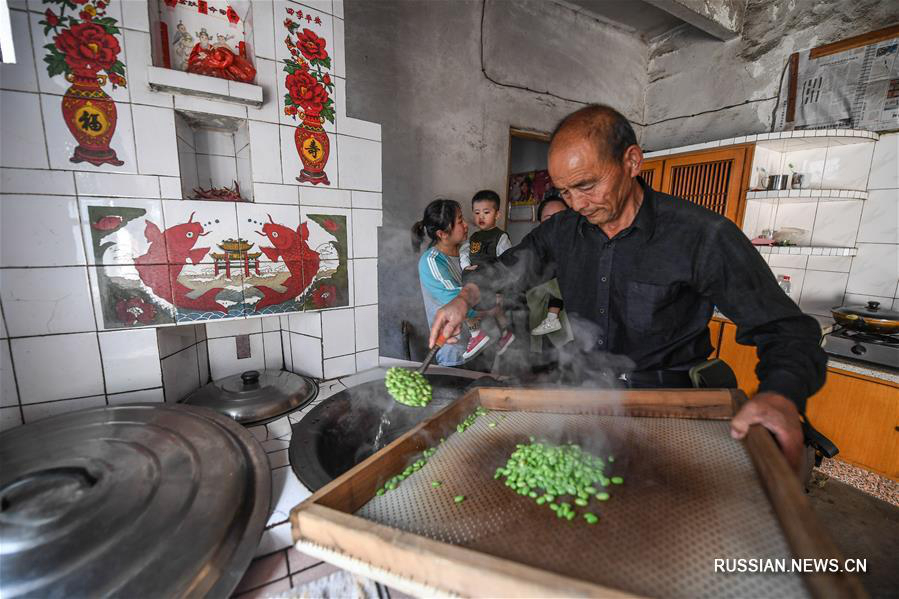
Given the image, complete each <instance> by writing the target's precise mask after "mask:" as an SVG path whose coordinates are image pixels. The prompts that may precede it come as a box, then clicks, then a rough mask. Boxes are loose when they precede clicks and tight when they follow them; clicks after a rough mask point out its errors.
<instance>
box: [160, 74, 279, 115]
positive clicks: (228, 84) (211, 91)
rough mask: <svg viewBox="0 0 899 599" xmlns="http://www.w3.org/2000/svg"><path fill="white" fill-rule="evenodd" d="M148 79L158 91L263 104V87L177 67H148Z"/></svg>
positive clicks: (255, 104)
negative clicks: (188, 71) (190, 71)
mask: <svg viewBox="0 0 899 599" xmlns="http://www.w3.org/2000/svg"><path fill="white" fill-rule="evenodd" d="M147 80H148V83H149V84H150V88H151V89H153V90H156V91H162V92H168V93H175V94H182V95H185V96H194V97H199V98H206V99H210V100H220V101H224V102H231V103H234V104H243V105H244V106H254V107H256V108H259V107H261V106H262V87H260V86H258V85H252V84H250V83H240V82H238V81H228V80H227V79H219V78H218V77H207V76H206V75H197V74H194V73H187V72H184V71H176V70H174V69H164V68H161V67H148V69H147Z"/></svg>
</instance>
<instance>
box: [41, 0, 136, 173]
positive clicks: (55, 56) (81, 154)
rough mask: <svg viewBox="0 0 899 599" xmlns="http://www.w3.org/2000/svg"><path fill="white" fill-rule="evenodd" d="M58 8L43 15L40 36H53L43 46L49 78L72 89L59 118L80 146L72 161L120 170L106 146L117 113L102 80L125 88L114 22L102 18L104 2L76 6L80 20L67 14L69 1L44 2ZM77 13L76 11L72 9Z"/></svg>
mask: <svg viewBox="0 0 899 599" xmlns="http://www.w3.org/2000/svg"><path fill="white" fill-rule="evenodd" d="M44 4H57V5H59V13H58V14H57V13H56V12H54V11H53V9H52V8H48V9H47V10H46V11H45V12H44V20H43V21H40V24H41V25H43V26H44V35H48V34H49V33H50V32H51V31H52V32H53V33H55V35H54V36H53V43H52V44H47V45H45V46H44V48H45V49H46V50H47V54H46V55H45V56H44V62H45V63H47V74H48V75H49V76H50V77H55V76H57V75H63V76H64V77H65V78H66V81H68V82H69V83H71V84H72V85H71V87H69V89H68V90H66V93H65V95H64V96H63V97H62V116H63V119H64V120H65V123H66V126H67V127H68V128H69V131H70V132H71V133H72V136H73V137H74V138H75V139H76V140H77V141H78V146H77V147H76V148H75V152H74V154H73V155H72V157H71V158H70V160H71V161H72V162H75V163H78V162H89V163H90V164H93V165H94V166H100V165H102V164H111V165H113V166H121V165H123V164H124V162H123V161H121V160H119V159H118V156H116V152H115V150H113V149H112V148H111V147H109V144H110V142H111V141H112V136H113V134H114V133H115V129H116V122H117V120H118V113H117V111H116V105H115V102H113V100H112V98H110V97H109V95H107V94H106V92H105V91H103V87H104V86H105V85H106V82H107V81H108V82H110V83H112V87H113V89H115V88H116V87H118V86H122V87H125V85H126V81H125V65H124V64H123V63H122V61H120V60H119V58H118V57H119V52H121V47H120V46H119V41H118V39H116V37H115V36H116V35H117V34H118V33H119V29H118V23H117V22H116V20H115V19H114V18H113V17H110V16H107V15H106V7H107V3H106V2H105V1H103V0H99V1H97V2H96V5H95V4H86V3H80V4H81V7H80V8H81V9H80V11H79V13H78V17H77V18H76V17H74V16H72V15H71V14H66V8H70V9H71V8H73V7H75V5H74V4H72V3H71V2H69V1H68V0H44ZM76 10H77V7H76Z"/></svg>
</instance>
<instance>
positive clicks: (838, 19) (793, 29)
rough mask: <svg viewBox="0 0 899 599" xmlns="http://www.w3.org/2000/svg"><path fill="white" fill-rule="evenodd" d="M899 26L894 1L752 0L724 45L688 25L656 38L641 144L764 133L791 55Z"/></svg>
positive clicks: (667, 145) (651, 146) (659, 145)
mask: <svg viewBox="0 0 899 599" xmlns="http://www.w3.org/2000/svg"><path fill="white" fill-rule="evenodd" d="M897 22H899V4H897V3H896V2H882V1H880V0H859V1H857V2H846V1H845V0H749V3H748V5H747V7H746V13H745V22H744V25H743V33H742V35H741V36H740V37H739V38H738V39H735V40H732V41H730V42H725V43H722V42H720V41H718V40H716V39H714V38H712V37H711V36H709V35H707V34H704V33H702V32H700V31H697V30H696V29H694V28H692V27H681V28H679V29H678V30H676V31H675V32H674V33H672V34H670V35H667V36H665V37H663V38H660V39H656V40H654V41H653V43H652V44H651V46H652V53H651V55H650V60H649V84H648V87H647V90H646V111H645V115H644V120H643V122H644V123H647V126H646V128H645V130H644V135H643V137H642V142H643V146H644V147H646V148H649V149H653V150H660V149H665V148H670V147H675V146H681V145H687V144H692V143H700V142H705V141H712V140H716V139H723V138H728V137H735V136H739V135H749V134H753V133H766V132H768V131H770V130H771V122H772V113H773V111H774V108H775V106H776V104H777V100H776V97H777V93H778V88H779V85H780V76H781V73H782V72H783V70H784V66H785V65H786V62H787V60H788V59H789V57H790V54H792V53H793V52H796V51H801V50H804V49H808V48H812V47H814V46H818V45H821V44H826V43H830V42H834V41H837V40H840V39H843V38H847V37H851V36H854V35H859V34H862V33H866V32H868V31H872V30H875V29H881V28H883V27H887V26H889V25H891V24H895V23H897ZM747 100H749V101H750V102H749V103H746V101H747ZM725 106H733V107H732V108H727V109H721V108H722V107H725ZM719 109H721V110H719ZM706 111H709V112H708V113H707V114H700V115H697V116H692V117H690V118H677V119H674V120H670V121H666V122H659V121H665V120H666V119H670V118H672V117H682V116H689V115H696V114H697V113H701V112H706Z"/></svg>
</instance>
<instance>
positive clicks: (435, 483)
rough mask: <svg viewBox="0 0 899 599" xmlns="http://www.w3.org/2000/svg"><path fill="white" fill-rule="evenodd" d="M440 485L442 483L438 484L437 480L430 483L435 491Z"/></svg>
mask: <svg viewBox="0 0 899 599" xmlns="http://www.w3.org/2000/svg"><path fill="white" fill-rule="evenodd" d="M442 484H443V483H442V482H440V481H439V480H432V481H431V486H432V487H434V488H435V489H436V488H437V487H439V486H440V485H442Z"/></svg>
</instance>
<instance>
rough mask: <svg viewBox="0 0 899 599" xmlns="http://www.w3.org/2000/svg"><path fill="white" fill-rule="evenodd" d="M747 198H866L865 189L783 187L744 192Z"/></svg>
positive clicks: (771, 199)
mask: <svg viewBox="0 0 899 599" xmlns="http://www.w3.org/2000/svg"><path fill="white" fill-rule="evenodd" d="M746 199H747V200H763V201H778V200H780V201H783V200H787V201H789V200H800V201H802V200H803V199H813V200H867V199H868V192H867V191H858V190H855V189H783V190H762V191H749V192H746Z"/></svg>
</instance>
